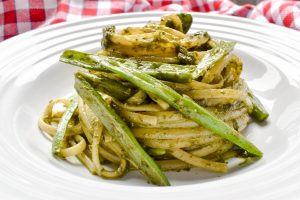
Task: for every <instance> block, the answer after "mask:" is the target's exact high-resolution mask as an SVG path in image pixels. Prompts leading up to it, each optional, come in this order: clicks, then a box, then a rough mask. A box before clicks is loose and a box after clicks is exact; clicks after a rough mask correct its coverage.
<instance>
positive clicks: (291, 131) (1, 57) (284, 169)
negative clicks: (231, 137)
mask: <svg viewBox="0 0 300 200" xmlns="http://www.w3.org/2000/svg"><path fill="white" fill-rule="evenodd" d="M161 15H162V13H150V12H148V13H134V14H123V15H112V16H107V17H97V18H90V19H86V20H82V21H78V22H72V23H62V24H58V25H53V26H49V27H46V28H42V29H38V30H35V31H31V32H28V33H25V34H22V35H20V36H17V37H14V38H12V39H9V40H7V41H5V42H2V43H1V44H0V52H1V54H0V136H1V139H0V198H1V199H24V200H29V199H30V200H32V199H55V200H57V199H72V200H79V199H120V198H122V199H136V198H137V197H139V199H151V200H152V199H173V200H176V199H183V198H188V199H200V197H201V199H222V200H227V199H257V200H260V199H264V200H265V199H278V200H279V199H280V200H281V199H299V197H300V190H299V189H300V170H299V167H298V166H300V154H299V152H300V137H299V136H300V132H299V131H300V55H299V49H300V33H298V32H296V31H293V30H289V29H286V28H282V27H278V26H275V25H270V24H264V23H259V22H255V21H251V20H247V19H241V18H234V17H228V16H219V15H205V14H196V13H195V14H193V16H194V23H193V25H192V27H191V31H192V32H195V31H199V30H206V31H208V32H209V33H210V34H211V35H212V36H213V37H217V38H220V39H226V40H232V41H236V42H237V45H236V47H235V50H234V52H235V53H236V54H237V55H238V56H240V57H241V58H242V60H243V62H244V70H243V74H242V77H243V78H245V79H246V81H247V83H248V84H249V87H250V88H251V89H252V90H253V91H254V93H255V94H256V95H257V96H258V97H259V99H260V100H261V101H262V103H263V104H264V105H265V107H266V109H267V110H268V111H269V113H270V117H269V119H268V121H267V122H265V123H262V124H257V123H251V124H250V125H249V127H248V128H247V129H246V131H245V134H246V135H247V137H248V138H249V139H250V140H251V141H252V142H253V143H254V144H255V145H257V146H258V147H259V149H261V150H262V151H263V152H264V157H263V158H262V159H261V160H259V161H257V162H255V163H253V164H252V165H249V166H242V167H234V168H232V169H231V170H230V172H229V173H228V174H226V175H220V174H216V173H212V172H205V171H202V170H191V171H189V172H180V173H176V172H169V173H167V176H168V177H169V178H170V182H171V184H172V185H173V186H172V187H156V186H153V185H149V184H147V183H146V181H145V179H144V178H143V177H142V176H141V175H140V174H138V173H130V174H128V175H126V176H125V177H124V178H122V179H120V180H113V181H112V180H104V179H102V178H99V177H97V176H93V175H91V174H89V172H88V171H87V170H86V169H85V168H84V167H82V166H81V165H80V164H78V163H73V164H71V163H67V162H65V161H61V160H57V159H55V158H54V157H53V156H52V155H51V142H50V141H49V140H48V139H47V137H46V136H44V135H43V134H42V133H41V132H40V131H39V129H38V127H37V121H38V118H39V116H40V115H41V113H42V112H43V109H44V107H45V105H46V104H47V103H48V101H49V100H50V99H53V98H59V97H67V96H68V95H70V94H72V93H74V89H73V84H74V78H73V73H74V72H75V71H76V70H77V69H76V68H75V67H71V66H68V65H66V64H63V63H59V62H58V59H59V55H60V53H61V52H62V51H64V50H66V49H75V50H78V51H86V52H96V51H97V50H99V48H100V40H101V28H102V27H104V26H106V25H110V24H115V25H116V26H117V27H119V28H121V27H126V26H128V25H130V26H142V25H144V24H145V23H146V22H148V21H149V20H151V21H158V20H159V19H160V17H161Z"/></svg>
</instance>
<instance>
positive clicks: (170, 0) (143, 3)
mask: <svg viewBox="0 0 300 200" xmlns="http://www.w3.org/2000/svg"><path fill="white" fill-rule="evenodd" d="M151 10H168V11H179V12H181V11H194V12H215V13H220V14H226V15H233V16H240V17H247V18H251V19H255V20H260V21H266V22H270V23H275V24H278V25H281V26H286V27H289V28H293V29H296V30H300V2H299V1H294V0H288V1H283V0H265V1H263V2H261V3H259V4H258V5H256V6H255V5H251V4H246V5H242V6H238V5H236V4H234V3H233V2H231V1H230V0H99V1H97V0H0V41H2V40H5V39H8V38H10V37H13V36H15V35H18V34H20V33H23V32H26V31H29V30H32V29H35V28H38V27H41V26H46V25H49V24H55V23H59V22H64V21H72V20H78V19H81V18H84V17H90V16H98V15H109V14H114V13H124V12H139V11H151Z"/></svg>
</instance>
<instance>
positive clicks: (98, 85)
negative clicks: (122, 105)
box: [77, 71, 135, 101]
mask: <svg viewBox="0 0 300 200" xmlns="http://www.w3.org/2000/svg"><path fill="white" fill-rule="evenodd" d="M77 73H78V74H80V75H81V76H82V77H84V78H85V79H86V80H87V81H88V82H89V83H90V84H92V85H93V87H94V88H95V89H96V90H97V91H100V92H103V93H106V94H109V95H110V96H112V97H115V98H116V99H119V100H121V101H124V100H126V99H128V98H129V97H131V96H132V95H133V94H134V92H135V91H134V90H133V89H132V88H129V87H126V86H124V85H123V84H122V83H120V81H116V80H112V79H109V78H106V77H104V76H96V75H93V74H90V73H87V72H82V71H79V72H77Z"/></svg>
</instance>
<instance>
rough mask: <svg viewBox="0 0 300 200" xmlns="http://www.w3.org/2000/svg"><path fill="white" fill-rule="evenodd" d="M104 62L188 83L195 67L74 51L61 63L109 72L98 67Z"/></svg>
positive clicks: (67, 53) (65, 56) (62, 58)
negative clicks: (107, 61) (110, 61)
mask: <svg viewBox="0 0 300 200" xmlns="http://www.w3.org/2000/svg"><path fill="white" fill-rule="evenodd" d="M102 60H114V61H118V62H121V63H123V64H124V65H126V66H128V67H132V68H134V69H138V70H141V71H143V72H144V73H146V74H149V75H151V76H154V77H156V78H158V79H161V80H167V81H172V82H179V83H187V82H191V81H192V74H193V71H194V70H195V68H196V66H195V65H176V64H166V63H159V62H149V61H136V60H130V59H123V58H115V57H107V56H97V55H93V54H88V53H82V52H78V51H74V50H66V51H65V52H64V53H63V54H62V55H61V57H60V61H62V62H65V63H68V64H72V65H76V66H79V67H83V68H86V69H92V70H98V71H107V70H106V69H103V68H101V67H97V66H98V65H99V63H100V61H102Z"/></svg>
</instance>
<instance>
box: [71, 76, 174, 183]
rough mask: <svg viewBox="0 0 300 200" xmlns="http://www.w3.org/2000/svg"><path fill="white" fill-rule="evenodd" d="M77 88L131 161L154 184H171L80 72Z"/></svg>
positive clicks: (76, 80) (76, 77) (76, 82)
mask: <svg viewBox="0 0 300 200" xmlns="http://www.w3.org/2000/svg"><path fill="white" fill-rule="evenodd" d="M75 89H76V91H77V92H78V94H79V96H80V97H81V98H82V99H83V101H84V102H85V103H86V104H87V105H88V106H89V107H90V108H91V110H93V112H94V113H95V115H96V116H97V117H98V118H99V120H101V122H102V123H103V125H104V126H105V128H106V129H107V130H108V132H109V133H110V134H111V135H112V136H113V138H114V139H115V140H116V141H117V142H118V143H119V145H120V146H121V148H122V149H123V151H124V152H125V154H126V156H127V157H128V159H129V160H130V161H131V163H132V164H133V165H134V166H135V167H137V169H138V170H139V171H140V172H141V173H142V174H143V175H145V176H146V177H148V179H149V181H150V182H151V183H153V184H156V185H160V186H169V185H170V183H169V181H168V179H167V177H166V176H165V174H164V173H163V172H162V171H161V170H160V168H159V167H158V165H157V164H156V163H155V162H154V161H153V159H152V158H151V157H150V156H149V155H148V154H147V153H146V152H145V151H144V150H143V148H142V147H141V146H140V144H139V143H138V142H137V140H136V139H135V137H134V135H133V133H132V132H131V130H130V129H129V128H128V126H127V124H126V123H125V122H124V121H123V120H122V119H121V117H120V116H119V115H118V114H117V113H116V112H115V110H114V109H113V108H112V107H111V106H110V105H109V104H108V103H107V102H106V101H105V100H104V99H103V98H102V96H101V95H100V94H99V93H98V92H97V91H96V90H95V89H94V88H93V87H92V85H91V84H89V82H88V81H86V80H85V78H84V77H82V76H81V75H80V74H76V75H75Z"/></svg>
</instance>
